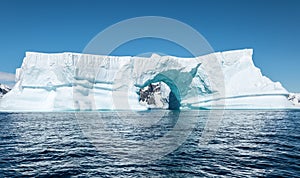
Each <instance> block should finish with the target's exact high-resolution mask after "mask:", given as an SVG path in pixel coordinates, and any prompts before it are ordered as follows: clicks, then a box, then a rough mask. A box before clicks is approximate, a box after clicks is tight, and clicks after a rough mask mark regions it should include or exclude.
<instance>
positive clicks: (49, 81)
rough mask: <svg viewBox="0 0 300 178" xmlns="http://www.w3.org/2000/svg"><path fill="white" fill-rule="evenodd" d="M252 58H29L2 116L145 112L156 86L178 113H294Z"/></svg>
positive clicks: (246, 53)
mask: <svg viewBox="0 0 300 178" xmlns="http://www.w3.org/2000/svg"><path fill="white" fill-rule="evenodd" d="M252 53H253V50H252V49H244V50H234V51H227V52H216V53H213V54H208V55H204V56H199V57H195V58H179V57H174V56H159V55H156V54H153V55H152V56H151V57H149V58H147V57H131V56H122V57H120V56H119V57H118V56H101V55H89V54H79V53H69V52H67V53H56V54H45V53H36V52H27V53H26V56H25V58H24V60H23V64H22V66H21V68H19V69H17V70H16V85H15V86H14V88H13V89H12V90H11V91H10V92H9V93H8V94H6V95H5V96H4V97H3V98H2V99H1V101H0V110H2V111H66V110H123V109H124V110H128V109H133V110H145V109H148V107H147V105H143V104H141V103H140V91H141V89H142V88H144V87H146V86H148V85H149V84H151V83H156V82H163V83H165V84H166V85H168V86H169V88H170V90H171V91H168V92H169V93H170V96H171V94H172V96H175V99H177V102H178V103H179V104H180V105H179V107H180V109H223V108H224V109H286V108H293V107H294V106H293V104H292V103H291V102H289V101H288V99H287V97H288V95H289V93H288V92H287V91H286V90H285V89H284V88H283V87H282V85H281V84H280V83H279V82H272V81H271V80H270V79H269V78H267V77H265V76H263V75H262V74H261V72H260V70H259V69H258V68H257V67H255V66H254V63H253V61H252ZM169 102H171V100H170V101H169ZM168 104H171V103H168Z"/></svg>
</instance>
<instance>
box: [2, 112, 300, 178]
mask: <svg viewBox="0 0 300 178" xmlns="http://www.w3.org/2000/svg"><path fill="white" fill-rule="evenodd" d="M299 126H300V112H299V111H262V110H261V111H258V110H256V111H251V110H249V111H244V110H241V111H181V112H180V111H161V110H152V111H147V112H128V111H127V112H126V111H120V112H81V113H74V112H64V113H1V114H0V177H22V176H24V177H300V127H299Z"/></svg>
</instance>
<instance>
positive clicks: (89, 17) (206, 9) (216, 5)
mask: <svg viewBox="0 0 300 178" xmlns="http://www.w3.org/2000/svg"><path fill="white" fill-rule="evenodd" d="M140 16H162V17H168V18H173V19H176V20H179V21H181V22H183V23H186V24H188V25H190V26H191V27H193V28H194V29H196V30H197V31H198V32H199V33H201V34H202V35H203V36H204V37H205V38H206V40H207V41H208V42H209V43H210V45H211V46H212V48H213V49H214V51H226V50H233V49H244V48H253V49H254V56H253V59H254V63H255V65H256V66H257V67H259V68H260V69H261V71H262V73H263V74H264V75H266V76H267V77H269V78H271V79H272V80H273V81H279V82H281V83H282V84H283V86H284V87H285V88H286V89H287V90H288V91H290V92H300V82H299V77H300V59H299V54H298V53H299V52H300V45H299V41H300V1H298V0H280V1H276V0H209V1H208V0H207V1H202V0H195V1H192V0H184V1H183V0H182V1H176V0H151V1H149V0H144V1H143V0H127V1H123V0H97V1H96V0H81V1H79V0H43V1H38V0H26V1H23V0H0V61H1V64H0V72H4V73H0V75H1V77H0V80H3V81H5V80H9V79H11V78H12V77H11V75H9V74H7V76H8V77H7V79H6V78H5V76H6V74H5V73H14V72H15V69H16V68H18V67H20V66H21V64H22V60H23V58H24V55H25V52H26V51H38V52H65V51H69V52H82V51H83V49H84V48H85V46H86V45H87V44H88V42H89V41H90V40H91V39H93V37H94V36H95V35H97V34H98V33H99V32H101V31H102V30H104V29H105V28H107V27H109V26H111V25H113V24H115V23H117V22H120V21H122V20H126V19H129V18H134V17H140ZM157 28H159V27H157ZM148 52H158V53H163V54H169V55H175V56H188V54H187V52H186V51H185V50H182V49H180V48H179V47H178V46H176V45H175V44H171V43H167V42H164V41H163V40H153V39H144V40H134V41H132V42H129V43H128V44H124V45H122V46H120V47H119V48H118V49H116V50H115V51H114V52H113V53H112V55H131V56H134V55H138V54H142V53H148Z"/></svg>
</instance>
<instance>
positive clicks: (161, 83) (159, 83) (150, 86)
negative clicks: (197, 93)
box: [138, 80, 180, 110]
mask: <svg viewBox="0 0 300 178" xmlns="http://www.w3.org/2000/svg"><path fill="white" fill-rule="evenodd" d="M138 95H139V102H140V104H142V105H144V106H146V107H148V108H149V109H169V110H179V109H180V95H179V91H178V89H177V87H176V86H175V85H174V84H173V83H172V82H171V81H168V80H150V81H148V82H146V83H145V84H144V85H143V86H142V87H140V90H139V91H138Z"/></svg>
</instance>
